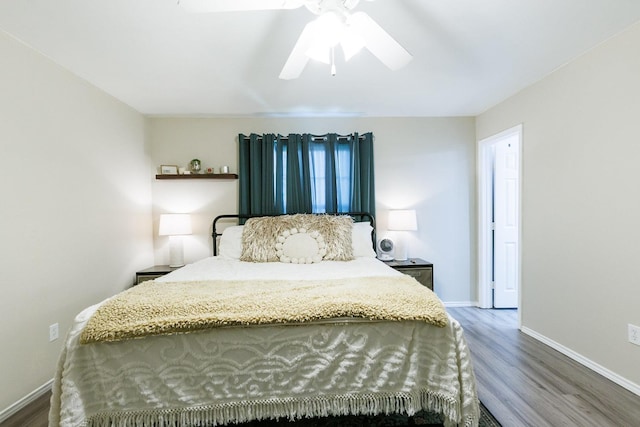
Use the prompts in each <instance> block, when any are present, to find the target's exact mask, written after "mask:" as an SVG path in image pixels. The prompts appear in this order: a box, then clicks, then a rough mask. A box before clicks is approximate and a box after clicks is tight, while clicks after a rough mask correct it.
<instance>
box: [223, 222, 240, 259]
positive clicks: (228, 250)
mask: <svg viewBox="0 0 640 427" xmlns="http://www.w3.org/2000/svg"><path fill="white" fill-rule="evenodd" d="M243 228H244V226H242V225H232V226H229V227H227V228H225V229H224V231H223V232H222V236H220V245H219V246H218V255H219V256H221V257H224V258H231V259H240V255H242V230H243Z"/></svg>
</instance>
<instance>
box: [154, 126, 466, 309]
mask: <svg viewBox="0 0 640 427" xmlns="http://www.w3.org/2000/svg"><path fill="white" fill-rule="evenodd" d="M149 129H150V143H151V152H152V157H153V163H154V167H157V166H159V165H161V164H177V165H179V166H183V167H186V166H187V164H188V162H189V161H190V160H191V159H192V158H194V157H197V158H199V159H200V160H202V162H203V165H204V166H205V167H209V166H214V167H216V168H217V167H219V166H221V165H229V166H230V167H231V171H232V172H237V171H238V155H237V151H238V138H237V136H238V133H244V134H249V133H251V132H257V133H263V132H274V133H283V134H287V133H289V132H311V133H315V134H323V133H327V132H338V133H350V132H361V133H363V132H369V131H371V132H373V134H374V136H375V142H374V147H375V148H374V150H375V151H374V156H375V169H376V201H377V206H376V209H377V217H378V230H379V232H383V231H384V230H385V229H386V213H387V211H388V209H390V208H396V209H397V208H415V209H417V211H418V227H419V230H418V231H417V232H416V233H413V235H412V236H411V237H410V239H411V240H410V252H409V255H410V256H414V257H421V258H424V259H427V260H430V261H431V262H433V263H434V266H435V288H436V292H437V293H438V294H439V295H440V297H441V298H442V299H443V300H444V301H445V302H449V303H469V302H470V301H476V296H475V289H473V288H472V283H474V281H475V280H474V277H475V220H474V212H475V199H474V194H475V187H474V182H475V151H474V150H475V148H474V147H475V145H474V144H475V142H474V141H475V121H474V119H473V118H371V119H363V118H358V119H355V118H344V119H326V118H323V119H286V118H273V119H229V118H226V119H213V118H210V119H207V118H203V119H179V118H154V119H150V120H149ZM152 173H155V170H153V171H152ZM237 191H238V183H237V181H217V180H198V181H177V180H176V181H171V180H162V181H155V182H154V183H153V204H154V215H153V217H154V236H156V237H155V239H156V241H155V248H156V253H155V256H156V263H159V264H163V263H167V261H168V238H166V237H157V226H158V218H159V215H160V214H161V213H164V212H192V213H193V218H194V235H193V236H189V237H187V238H185V261H187V262H192V261H196V260H198V259H201V258H204V257H207V256H210V255H211V237H210V236H211V221H212V219H213V218H214V217H215V216H216V215H219V214H223V213H235V212H237V210H238V207H237V199H238V194H237Z"/></svg>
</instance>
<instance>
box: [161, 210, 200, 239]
mask: <svg viewBox="0 0 640 427" xmlns="http://www.w3.org/2000/svg"><path fill="white" fill-rule="evenodd" d="M191 233H192V231H191V216H190V215H189V214H162V215H160V227H159V230H158V235H159V236H180V235H183V234H191Z"/></svg>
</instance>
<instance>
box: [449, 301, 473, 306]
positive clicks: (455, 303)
mask: <svg viewBox="0 0 640 427" xmlns="http://www.w3.org/2000/svg"><path fill="white" fill-rule="evenodd" d="M443 304H444V306H445V307H477V306H478V303H477V302H473V301H443Z"/></svg>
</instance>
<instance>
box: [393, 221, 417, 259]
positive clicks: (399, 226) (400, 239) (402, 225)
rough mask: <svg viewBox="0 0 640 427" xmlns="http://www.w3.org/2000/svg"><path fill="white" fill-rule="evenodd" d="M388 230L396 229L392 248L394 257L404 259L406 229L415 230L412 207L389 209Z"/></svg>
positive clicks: (415, 224) (415, 222)
mask: <svg viewBox="0 0 640 427" xmlns="http://www.w3.org/2000/svg"><path fill="white" fill-rule="evenodd" d="M388 229H389V230H392V231H398V232H399V233H398V236H397V238H396V244H395V249H394V259H395V260H396V261H405V260H406V259H407V236H406V235H404V234H405V233H406V232H407V231H416V230H417V229H418V222H417V220H416V211H415V210H414V209H399V210H392V211H389V227H388Z"/></svg>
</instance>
